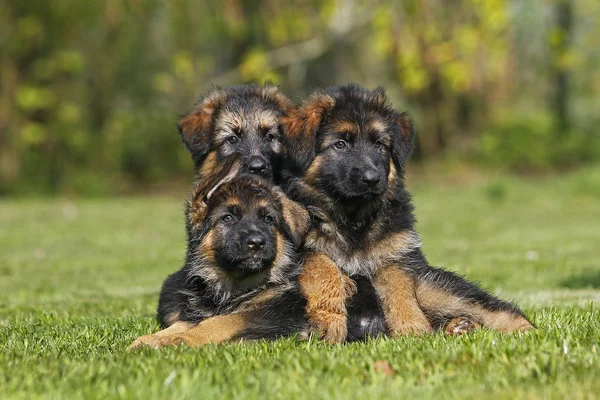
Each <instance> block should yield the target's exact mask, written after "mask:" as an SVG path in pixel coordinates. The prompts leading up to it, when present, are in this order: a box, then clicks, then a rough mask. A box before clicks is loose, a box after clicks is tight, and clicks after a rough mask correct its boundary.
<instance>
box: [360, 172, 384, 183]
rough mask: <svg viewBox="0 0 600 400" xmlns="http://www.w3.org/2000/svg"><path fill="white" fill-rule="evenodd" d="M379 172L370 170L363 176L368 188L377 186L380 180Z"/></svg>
mask: <svg viewBox="0 0 600 400" xmlns="http://www.w3.org/2000/svg"><path fill="white" fill-rule="evenodd" d="M380 179H381V178H380V176H379V172H377V171H376V170H374V169H368V170H366V171H365V172H363V174H362V181H363V182H364V183H366V184H367V185H368V186H375V185H377V184H378V183H379V180H380Z"/></svg>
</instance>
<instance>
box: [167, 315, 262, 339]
mask: <svg viewBox="0 0 600 400" xmlns="http://www.w3.org/2000/svg"><path fill="white" fill-rule="evenodd" d="M249 314H251V313H239V314H228V315H217V316H214V317H210V318H207V319H205V320H204V321H202V322H200V323H199V324H198V325H196V326H194V327H192V328H190V329H187V330H184V331H182V332H174V333H173V334H169V335H165V336H162V337H160V338H158V343H159V344H158V347H166V346H178V345H181V344H186V345H188V346H191V347H194V346H201V345H204V344H209V343H213V344H219V343H223V342H225V341H227V340H230V339H232V338H234V337H235V336H236V335H237V334H238V333H239V332H241V331H242V330H244V328H245V327H246V325H247V321H248V320H249Z"/></svg>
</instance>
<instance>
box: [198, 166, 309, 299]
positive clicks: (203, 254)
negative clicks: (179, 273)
mask: <svg viewBox="0 0 600 400" xmlns="http://www.w3.org/2000/svg"><path fill="white" fill-rule="evenodd" d="M201 204H203V207H204V208H205V210H204V219H203V221H202V226H203V229H202V231H203V233H202V234H201V237H199V238H198V241H197V242H196V243H197V245H196V246H197V247H196V248H195V249H194V251H195V252H196V253H197V256H198V257H199V258H200V259H201V260H202V263H200V264H201V265H200V267H199V268H201V269H203V270H202V271H198V272H200V274H201V275H203V276H204V278H206V279H209V280H212V281H213V282H214V283H217V284H219V285H224V286H226V287H229V288H234V287H235V288H237V289H242V288H251V287H253V286H255V285H259V284H262V283H265V282H268V281H282V280H285V279H286V277H285V276H284V274H285V273H286V272H285V271H287V270H289V268H290V267H293V261H294V258H295V257H294V254H295V251H296V248H297V247H298V246H299V245H300V244H301V242H302V240H303V238H304V235H305V234H306V232H307V230H308V227H309V216H308V212H307V211H306V210H305V209H304V208H303V207H302V206H301V205H299V204H298V203H295V202H293V201H291V200H289V199H288V198H287V197H286V196H285V195H284V194H283V193H282V192H281V191H280V190H279V189H277V188H276V187H274V186H272V185H271V184H270V183H268V182H267V181H265V180H263V179H261V178H258V177H255V176H252V175H241V176H237V177H234V178H232V179H231V180H229V181H225V182H223V183H221V184H220V185H219V186H218V187H216V188H215V189H214V190H212V191H211V192H210V193H209V195H208V196H207V198H206V199H205V200H204V202H202V203H201Z"/></svg>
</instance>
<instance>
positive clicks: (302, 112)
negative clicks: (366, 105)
mask: <svg viewBox="0 0 600 400" xmlns="http://www.w3.org/2000/svg"><path fill="white" fill-rule="evenodd" d="M334 105H335V100H334V99H333V97H331V96H330V95H328V94H326V93H324V92H321V91H317V92H315V93H314V94H313V95H312V96H311V97H310V98H309V99H308V100H307V101H306V102H305V103H304V104H303V105H302V106H301V107H300V108H299V109H297V110H296V111H295V112H293V113H292V114H291V115H290V116H289V117H288V118H286V119H285V121H284V126H285V129H286V135H284V144H285V147H286V149H287V152H288V154H287V157H286V158H287V159H288V160H289V161H290V163H291V165H290V167H291V169H292V170H293V171H294V172H304V171H306V169H308V167H309V166H310V164H311V162H312V160H313V159H314V158H315V155H316V153H317V132H318V131H319V127H320V126H321V122H322V121H323V118H324V117H325V115H326V114H327V112H328V111H329V110H331V109H332V108H333V106H334Z"/></svg>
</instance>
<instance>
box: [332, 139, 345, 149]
mask: <svg viewBox="0 0 600 400" xmlns="http://www.w3.org/2000/svg"><path fill="white" fill-rule="evenodd" d="M333 147H335V148H336V149H338V150H341V149H344V148H346V141H345V140H338V141H337V142H335V143H334V144H333Z"/></svg>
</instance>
